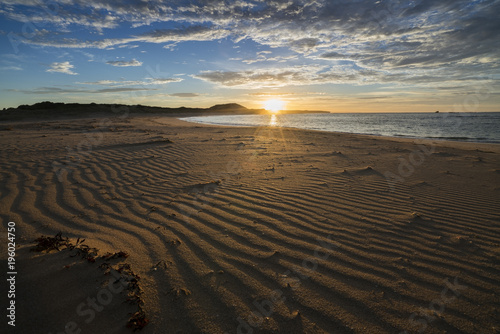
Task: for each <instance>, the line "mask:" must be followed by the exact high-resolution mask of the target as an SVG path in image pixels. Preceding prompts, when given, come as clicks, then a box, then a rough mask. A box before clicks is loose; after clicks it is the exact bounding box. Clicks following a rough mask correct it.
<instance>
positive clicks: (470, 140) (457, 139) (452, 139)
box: [179, 113, 500, 145]
mask: <svg viewBox="0 0 500 334" xmlns="http://www.w3.org/2000/svg"><path fill="white" fill-rule="evenodd" d="M354 114H355V113H346V115H354ZM376 114H382V115H392V113H376ZM406 114H407V113H405V115H406ZM410 114H411V113H410ZM413 114H427V113H413ZM432 114H433V113H432ZM443 114H444V113H443ZM449 114H450V115H453V114H458V113H449ZM467 114H470V113H467ZM499 114H500V113H499ZM318 115H319V114H318ZM211 116H214V117H219V116H232V115H202V116H197V115H195V116H186V117H180V118H179V119H180V120H184V121H186V122H190V123H196V124H209V125H217V126H229V127H231V126H233V127H259V126H268V125H246V124H224V123H216V122H213V123H211V122H203V121H198V120H190V118H199V117H211ZM245 116H246V115H245ZM248 116H250V115H248ZM256 116H257V115H256ZM258 116H263V115H258ZM265 116H268V117H272V116H280V115H279V114H270V115H265ZM282 116H286V115H282ZM269 126H271V127H281V128H292V129H301V130H311V131H322V132H332V133H342V134H356V135H367V136H375V137H387V138H401V139H411V140H433V141H450V142H463V143H478V144H497V145H498V144H500V141H498V140H497V141H492V140H484V138H477V139H476V138H467V137H447V136H444V137H421V136H416V135H398V134H395V135H382V134H373V133H363V132H346V131H338V130H325V129H307V128H303V127H300V126H281V125H279V124H276V125H269Z"/></svg>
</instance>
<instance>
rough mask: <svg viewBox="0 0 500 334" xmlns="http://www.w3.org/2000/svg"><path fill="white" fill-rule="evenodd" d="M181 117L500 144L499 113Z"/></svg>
mask: <svg viewBox="0 0 500 334" xmlns="http://www.w3.org/2000/svg"><path fill="white" fill-rule="evenodd" d="M181 119H182V120H185V121H189V122H196V123H205V124H217V125H229V126H257V127H260V126H274V127H289V128H299V129H308V130H321V131H330V132H347V133H356V134H366V135H377V136H389V137H407V138H428V139H438V140H439V139H441V140H456V141H470V142H485V143H500V112H485V113H483V112H481V113H480V112H477V113H373V114H371V113H370V114H368V113H349V114H347V113H346V114H336V113H322V114H271V115H224V116H201V117H184V118H181Z"/></svg>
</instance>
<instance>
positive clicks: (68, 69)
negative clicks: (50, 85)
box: [47, 61, 78, 75]
mask: <svg viewBox="0 0 500 334" xmlns="http://www.w3.org/2000/svg"><path fill="white" fill-rule="evenodd" d="M73 68H74V66H73V65H71V64H70V63H69V61H65V62H62V63H52V64H50V65H49V69H48V70H47V72H55V73H64V74H70V75H77V74H78V73H75V72H73V71H72V69H73Z"/></svg>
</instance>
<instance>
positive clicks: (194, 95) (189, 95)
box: [170, 93, 200, 97]
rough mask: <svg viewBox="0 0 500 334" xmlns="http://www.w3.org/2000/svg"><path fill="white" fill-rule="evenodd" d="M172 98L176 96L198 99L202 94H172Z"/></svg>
mask: <svg viewBox="0 0 500 334" xmlns="http://www.w3.org/2000/svg"><path fill="white" fill-rule="evenodd" d="M170 96H175V97H197V96H200V94H196V93H173V94H170Z"/></svg>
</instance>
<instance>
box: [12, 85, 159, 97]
mask: <svg viewBox="0 0 500 334" xmlns="http://www.w3.org/2000/svg"><path fill="white" fill-rule="evenodd" d="M149 90H152V91H154V90H156V89H148V88H141V87H114V88H102V89H83V88H72V87H64V88H60V87H38V88H34V89H30V90H26V89H8V90H7V91H10V92H21V93H24V94H39V95H53V94H67V93H78V94H101V93H123V92H137V91H149Z"/></svg>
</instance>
